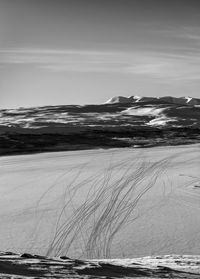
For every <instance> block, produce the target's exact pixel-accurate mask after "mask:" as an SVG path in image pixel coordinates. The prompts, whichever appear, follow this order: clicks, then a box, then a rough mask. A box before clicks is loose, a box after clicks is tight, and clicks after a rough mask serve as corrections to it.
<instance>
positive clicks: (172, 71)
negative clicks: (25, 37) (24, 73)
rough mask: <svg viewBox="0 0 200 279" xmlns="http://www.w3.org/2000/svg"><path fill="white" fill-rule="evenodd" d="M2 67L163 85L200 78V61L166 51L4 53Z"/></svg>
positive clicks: (190, 55) (191, 54)
mask: <svg viewBox="0 0 200 279" xmlns="http://www.w3.org/2000/svg"><path fill="white" fill-rule="evenodd" d="M0 65H32V66H35V67H37V68H40V69H42V70H46V71H51V72H57V73H58V72H83V73H84V72H89V73H94V72H95V73H121V74H129V75H135V76H146V77H150V78H154V79H157V80H160V81H164V82H169V81H172V80H174V81H175V80H177V81H178V80H182V81H183V80H185V81H188V80H189V81H190V80H191V81H192V80H198V79H199V78H200V57H198V56H196V55H195V52H192V51H191V49H190V50H189V49H188V52H187V53H185V52H184V53H181V52H180V53H178V54H177V53H170V52H164V51H160V52H159V51H157V52H156V51H144V50H143V51H135V52H117V51H116V52H109V51H92V50H70V49H69V50H54V49H52V50H51V49H1V50H0Z"/></svg>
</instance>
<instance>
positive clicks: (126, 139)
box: [0, 126, 200, 155]
mask: <svg viewBox="0 0 200 279" xmlns="http://www.w3.org/2000/svg"><path fill="white" fill-rule="evenodd" d="M198 142H200V129H198V128H168V129H161V128H152V127H141V128H139V127H138V128H132V127H123V126H121V127H104V128H102V127H99V128H97V127H95V128H93V129H92V128H91V129H89V128H86V129H82V130H78V131H77V130H76V129H75V128H72V129H66V130H65V129H63V131H61V132H60V133H59V129H58V130H54V131H52V132H49V131H47V132H44V131H43V133H39V131H37V133H33V132H31V130H27V131H26V130H24V131H23V129H22V132H9V131H5V132H4V133H3V134H0V155H9V154H27V153H35V152H45V151H67V150H83V149H95V148H120V147H121V148H122V147H153V146H163V145H180V144H192V143H198Z"/></svg>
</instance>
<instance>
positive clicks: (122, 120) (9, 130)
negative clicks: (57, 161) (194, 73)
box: [0, 96, 200, 154]
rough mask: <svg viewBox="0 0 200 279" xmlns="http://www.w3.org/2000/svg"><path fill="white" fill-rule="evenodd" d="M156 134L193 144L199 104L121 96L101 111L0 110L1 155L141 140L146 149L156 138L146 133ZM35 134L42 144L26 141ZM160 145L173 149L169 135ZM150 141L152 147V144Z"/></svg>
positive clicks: (199, 120)
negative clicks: (9, 152)
mask: <svg viewBox="0 0 200 279" xmlns="http://www.w3.org/2000/svg"><path fill="white" fill-rule="evenodd" d="M151 129H153V130H155V129H161V130H162V133H163V132H165V131H167V129H174V131H176V133H177V135H176V136H175V135H174V134H173V135H172V134H171V139H172V140H173V142H174V139H175V138H176V139H178V138H179V139H180V136H178V134H179V135H181V137H182V139H181V144H182V143H183V139H184V138H185V139H186V142H187V139H188V138H190V143H191V140H192V142H194V141H195V142H196V139H197V135H198V134H199V132H198V131H197V129H200V99H195V98H191V97H181V98H175V97H170V96H166V97H139V96H130V97H123V96H118V97H114V98H111V99H110V100H108V101H107V102H106V103H105V104H100V105H84V106H78V105H61V106H45V107H32V108H19V109H2V110H0V154H1V153H2V152H4V151H3V150H8V149H10V150H12V149H16V150H19V149H20V150H21V151H20V152H22V150H23V144H22V142H24V143H25V146H26V147H25V150H27V149H28V150H32V149H33V150H35V144H36V143H37V144H38V147H37V148H36V149H37V150H44V148H45V149H46V148H47V146H48V145H49V144H50V143H51V146H52V147H51V148H53V149H54V148H56V150H57V148H58V145H59V146H60V147H59V148H61V149H62V148H63V149H64V150H66V148H67V150H68V148H69V149H71V148H72V149H76V148H78V149H79V148H93V147H116V146H117V147H120V146H121V145H122V146H127V144H129V145H128V146H132V145H138V144H140V143H141V140H143V143H142V145H143V144H144V141H146V139H147V138H149V137H150V136H151V135H153V134H151V133H149V132H148V133H147V132H145V133H146V134H144V133H143V132H144V131H146V130H151ZM177 129H190V131H189V130H188V131H187V132H186V133H185V132H184V134H183V133H182V132H180V133H179V132H178V130H177ZM191 129H193V130H192V132H191ZM138 130H140V131H143V132H140V133H139V134H138V132H137V133H135V132H134V131H138ZM113 133H115V134H113ZM194 133H195V135H194ZM30 134H31V135H45V136H42V137H40V139H39V136H38V138H37V139H36V136H32V137H29V136H27V135H30ZM50 135H51V136H50ZM58 135H59V136H58ZM64 135H68V138H66V137H65V138H64ZM77 135H78V137H77ZM99 135H100V136H99ZM34 137H35V138H34ZM50 137H51V139H50ZM135 137H137V139H138V140H140V143H139V142H138V140H137V141H134V142H133V138H135ZM159 137H160V136H159ZM173 137H174V139H173ZM22 138H23V139H22ZM122 138H123V139H124V138H129V139H130V140H131V143H130V140H128V142H129V143H127V140H126V142H124V141H123V144H122V140H121V139H122ZM156 138H157V136H156ZM160 139H161V141H160V140H159V142H164V143H168V144H169V142H170V141H169V135H168V134H167V132H166V135H161V138H160ZM119 140H120V141H119ZM147 141H148V142H149V139H148V140H147ZM175 141H176V140H175ZM154 142H155V141H154ZM156 144H158V142H157V143H156ZM176 144H180V141H179V140H178V141H176ZM55 145H56V146H57V147H55ZM140 145H141V144H140ZM1 146H2V147H1ZM53 146H54V147H53ZM72 146H73V147H72ZM80 146H81V147H80ZM63 149H62V150H63ZM48 150H49V149H48ZM58 150H60V149H58ZM6 152H7V151H6Z"/></svg>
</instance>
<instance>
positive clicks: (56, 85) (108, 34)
mask: <svg viewBox="0 0 200 279" xmlns="http://www.w3.org/2000/svg"><path fill="white" fill-rule="evenodd" d="M199 91H200V1H199V0H0V107H1V108H12V107H19V106H21V107H22V106H37V105H58V104H86V103H102V102H105V101H106V100H107V99H109V98H111V97H113V96H115V95H124V96H129V95H141V96H163V95H172V96H192V97H198V96H199Z"/></svg>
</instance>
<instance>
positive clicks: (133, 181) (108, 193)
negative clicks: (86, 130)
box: [0, 145, 200, 258]
mask: <svg viewBox="0 0 200 279" xmlns="http://www.w3.org/2000/svg"><path fill="white" fill-rule="evenodd" d="M199 147H200V146H199V145H191V146H178V147H168V148H166V147H159V148H149V149H123V150H121V149H120V150H119V149H112V150H93V151H76V152H60V153H43V154H36V155H25V156H10V157H1V158H0V165H1V168H0V250H2V251H13V252H19V253H25V252H26V253H34V254H40V255H46V254H48V255H49V256H55V255H57V256H60V255H67V256H70V257H73V258H105V257H107V258H134V257H141V256H146V255H158V254H160V255H165V254H181V255H183V254H191V255H192V254H193V255H195V254H199V251H200V234H199V229H200V219H199V210H200V192H199V191H200V181H199V180H200V179H199V164H200V161H199V160H200V156H199ZM111 205H112V206H111ZM115 232H116V234H115Z"/></svg>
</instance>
